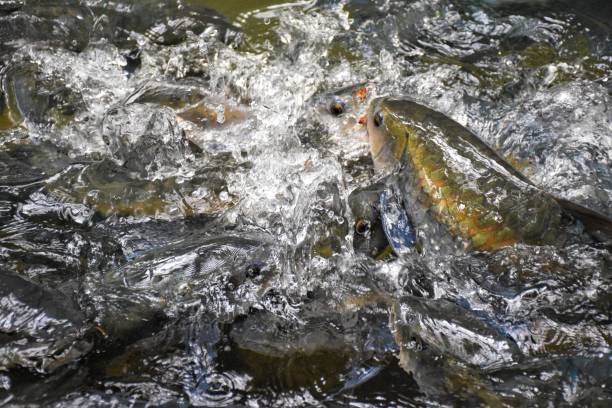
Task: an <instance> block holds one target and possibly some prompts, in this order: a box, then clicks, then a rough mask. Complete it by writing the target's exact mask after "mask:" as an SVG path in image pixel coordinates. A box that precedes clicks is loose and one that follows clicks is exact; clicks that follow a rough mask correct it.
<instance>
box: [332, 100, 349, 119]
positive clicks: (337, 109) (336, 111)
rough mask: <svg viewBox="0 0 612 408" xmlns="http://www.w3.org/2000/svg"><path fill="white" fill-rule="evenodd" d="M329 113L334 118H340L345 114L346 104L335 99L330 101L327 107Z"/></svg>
mask: <svg viewBox="0 0 612 408" xmlns="http://www.w3.org/2000/svg"><path fill="white" fill-rule="evenodd" d="M329 111H330V112H331V113H332V115H334V116H340V115H342V114H343V113H344V112H346V104H345V103H344V102H343V101H341V100H338V99H336V100H334V101H332V103H331V105H329Z"/></svg>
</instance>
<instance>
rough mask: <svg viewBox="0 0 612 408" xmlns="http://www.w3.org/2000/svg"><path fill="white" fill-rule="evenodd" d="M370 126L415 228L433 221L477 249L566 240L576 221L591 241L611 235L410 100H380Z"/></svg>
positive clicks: (600, 220)
mask: <svg viewBox="0 0 612 408" xmlns="http://www.w3.org/2000/svg"><path fill="white" fill-rule="evenodd" d="M367 126H368V135H369V139H370V150H371V154H372V158H373V161H374V165H375V167H376V168H377V170H379V171H384V172H394V171H395V170H397V169H401V171H400V172H399V174H398V177H399V185H400V188H401V189H402V195H403V198H404V207H405V209H406V210H407V211H408V213H409V214H410V216H411V217H412V218H413V220H412V221H413V222H414V223H416V224H417V226H418V225H419V224H421V222H420V221H422V220H424V217H425V216H427V217H430V218H433V220H434V221H436V222H438V223H440V224H442V225H443V226H445V227H446V229H448V231H449V232H450V234H451V235H452V236H455V237H460V238H462V239H463V240H464V242H466V243H467V246H468V247H469V248H470V249H474V250H495V249H498V248H502V247H505V246H509V245H513V244H516V243H523V244H530V245H546V244H551V245H553V244H560V243H563V242H564V241H565V240H566V238H567V234H566V233H565V232H566V231H567V228H568V226H569V225H576V223H575V222H573V220H572V219H571V218H572V216H576V217H578V218H580V219H581V221H583V224H584V226H585V227H586V229H587V230H590V231H589V232H590V233H591V234H592V235H593V236H596V237H601V236H602V235H606V234H608V236H610V235H609V233H610V232H611V231H612V227H611V225H612V222H611V221H610V220H609V219H607V218H605V217H604V216H602V215H599V214H596V213H594V212H592V211H590V210H587V209H585V208H582V207H580V206H578V205H576V204H571V203H568V202H565V201H564V200H559V199H556V198H555V197H553V196H552V195H550V194H548V193H546V192H544V191H542V190H540V189H538V188H537V187H535V186H534V185H533V184H532V183H531V182H530V181H529V180H528V179H527V178H525V177H524V176H523V175H522V174H521V173H519V172H518V171H517V170H515V169H514V168H513V167H512V166H510V165H509V164H508V163H507V162H506V161H505V160H504V159H502V158H501V157H500V156H498V155H497V154H496V153H495V151H494V150H493V149H492V148H491V147H489V146H488V145H487V144H486V143H484V142H483V141H482V140H480V139H479V138H478V137H477V136H476V135H474V134H473V133H471V132H470V131H469V130H467V129H466V128H465V127H463V126H461V125H460V124H459V123H457V122H455V121H453V120H452V119H450V118H448V117H446V116H445V115H443V114H442V113H439V112H436V111H434V110H432V109H429V108H427V107H425V106H423V105H419V104H418V103H416V102H413V101H410V100H407V99H397V98H379V99H376V100H374V101H373V102H372V103H371V105H370V109H369V112H368V120H367ZM423 209H425V210H426V213H427V214H426V215H424V214H423ZM419 217H420V219H419ZM414 218H416V219H414Z"/></svg>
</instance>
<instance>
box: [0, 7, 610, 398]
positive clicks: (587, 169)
mask: <svg viewBox="0 0 612 408" xmlns="http://www.w3.org/2000/svg"><path fill="white" fill-rule="evenodd" d="M611 4H612V3H610V2H609V1H604V0H592V1H581V2H572V1H564V0H563V1H562V0H559V1H555V0H550V1H545V0H542V1H537V0H533V1H529V0H524V1H519V0H516V1H513V0H480V1H479V0H430V1H382V0H381V1H357V0H355V1H350V0H348V1H303V2H294V3H282V2H277V1H266V2H247V1H244V2H239V1H196V0H188V1H180V2H177V1H174V0H172V1H167V2H155V1H148V0H139V1H115V2H106V1H93V0H92V1H77V0H74V1H73V0H56V1H53V0H49V1H42V0H41V1H33V0H31V1H30V0H0V81H1V83H0V84H1V87H0V405H6V406H61V407H69V406H75V407H76V406H79V407H81V406H92V407H93V406H95V407H98V406H215V407H217V406H249V407H255V406H266V407H267V406H282V407H285V406H295V407H298V406H300V407H301V406H355V407H373V406H380V407H388V406H543V407H548V406H569V405H575V406H602V407H603V406H609V404H610V402H611V400H612V393H611V391H610V389H611V387H612V361H611V358H612V357H611V356H612V355H611V354H610V351H611V342H612V327H611V324H612V318H611V315H610V310H612V292H611V285H612V267H611V258H610V253H609V250H608V249H606V248H605V247H603V246H601V245H596V244H588V245H587V244H572V245H567V246H561V247H559V246H555V247H553V246H525V245H518V246H514V247H510V248H505V249H502V250H499V251H496V252H492V253H473V252H466V253H464V254H459V255H457V254H453V255H448V254H445V253H444V252H443V251H440V252H438V253H436V252H435V251H428V252H426V253H423V254H421V255H419V254H405V255H403V256H402V257H400V258H397V257H394V256H393V255H391V253H390V251H389V250H388V248H387V249H385V246H386V242H385V238H384V235H382V233H381V232H380V220H379V215H380V214H379V213H378V211H379V210H378V208H377V207H376V203H377V197H378V195H379V194H380V185H378V184H377V183H376V182H377V176H376V175H375V173H374V168H373V164H372V162H371V159H370V156H369V150H368V142H367V137H366V135H365V130H364V127H363V126H362V125H361V124H360V123H359V117H360V116H361V115H363V114H364V112H365V109H366V107H367V105H368V101H369V100H370V99H371V98H372V97H374V96H379V95H388V94H390V95H407V96H408V97H410V98H412V99H414V100H416V101H419V102H421V103H424V104H426V105H428V106H430V107H432V108H434V109H436V110H438V111H440V112H442V113H444V114H446V115H448V116H449V117H451V118H453V119H454V120H456V121H458V122H460V123H461V124H463V125H465V126H466V127H468V128H469V129H470V130H472V131H473V132H474V133H476V134H477V135H478V136H480V137H481V138H482V139H483V140H485V141H486V142H487V143H488V144H490V145H491V146H492V147H494V148H495V149H496V150H497V151H498V152H499V153H500V154H501V155H503V156H504V157H506V158H507V159H508V160H509V161H510V162H511V163H512V164H513V165H515V166H516V167H517V168H518V169H520V170H521V171H522V172H523V173H524V174H526V175H527V176H528V177H529V178H530V179H531V180H532V181H533V182H534V183H535V184H537V185H538V186H540V187H541V188H542V189H543V190H546V191H548V192H551V193H553V194H556V195H558V196H560V197H562V198H565V199H568V200H571V201H573V202H576V203H580V204H582V205H584V206H587V207H589V208H592V209H595V210H597V211H599V212H602V213H605V214H607V215H612V210H610V204H611V203H612V125H611V119H612V115H611V113H610V106H611V101H610V91H611V87H610V84H611V83H612V82H611V81H612V78H611V73H612V39H611V35H612V6H611ZM372 203H374V204H372ZM416 227H417V228H418V225H417V226H416ZM440 238H442V237H440Z"/></svg>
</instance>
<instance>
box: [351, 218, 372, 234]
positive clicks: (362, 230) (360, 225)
mask: <svg viewBox="0 0 612 408" xmlns="http://www.w3.org/2000/svg"><path fill="white" fill-rule="evenodd" d="M355 231H356V232H357V233H358V234H359V235H365V234H367V233H368V231H370V222H369V221H368V220H364V219H363V218H361V219H359V220H357V222H356V223H355Z"/></svg>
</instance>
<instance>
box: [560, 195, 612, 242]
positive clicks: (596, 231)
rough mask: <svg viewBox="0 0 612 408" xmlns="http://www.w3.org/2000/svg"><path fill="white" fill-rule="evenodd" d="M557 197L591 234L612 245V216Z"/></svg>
mask: <svg viewBox="0 0 612 408" xmlns="http://www.w3.org/2000/svg"><path fill="white" fill-rule="evenodd" d="M555 198H556V200H557V202H558V203H559V205H560V206H561V208H563V210H564V211H565V212H566V213H568V214H569V215H571V216H572V217H574V218H575V219H577V220H578V221H580V222H581V223H582V225H584V229H585V231H586V232H587V233H588V234H589V235H591V236H592V237H593V238H595V239H596V240H597V241H599V242H601V243H603V244H605V245H606V246H612V218H610V217H608V216H606V215H604V214H601V213H599V212H597V211H594V210H591V209H589V208H586V207H583V206H581V205H579V204H576V203H573V202H571V201H568V200H565V199H562V198H558V197H555Z"/></svg>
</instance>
